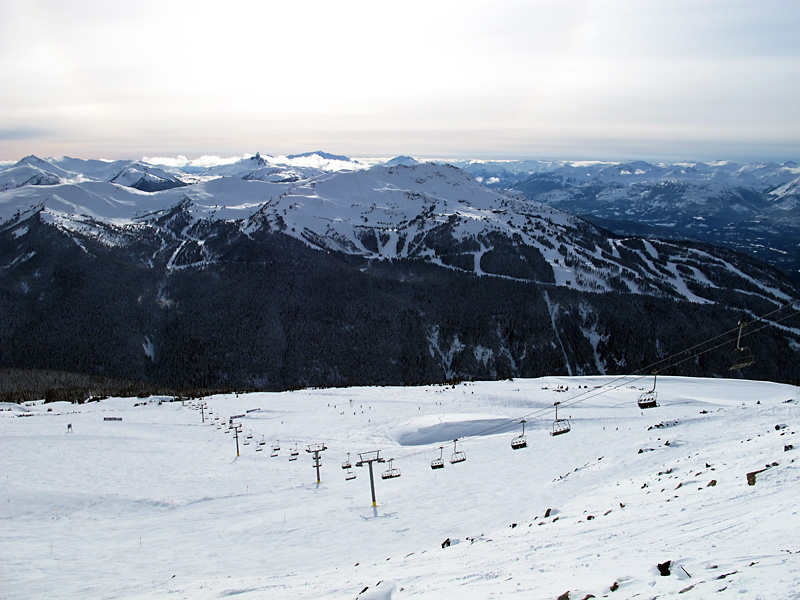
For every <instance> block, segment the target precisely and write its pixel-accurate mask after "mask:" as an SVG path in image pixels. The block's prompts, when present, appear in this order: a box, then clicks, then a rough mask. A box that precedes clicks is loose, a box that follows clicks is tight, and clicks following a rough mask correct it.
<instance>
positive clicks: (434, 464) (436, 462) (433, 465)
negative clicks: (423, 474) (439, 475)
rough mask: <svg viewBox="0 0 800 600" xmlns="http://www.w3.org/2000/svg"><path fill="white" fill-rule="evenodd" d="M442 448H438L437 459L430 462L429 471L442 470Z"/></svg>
mask: <svg viewBox="0 0 800 600" xmlns="http://www.w3.org/2000/svg"><path fill="white" fill-rule="evenodd" d="M443 455H444V446H439V458H434V459H433V460H432V461H431V469H444V458H443Z"/></svg>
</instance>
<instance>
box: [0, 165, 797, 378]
mask: <svg viewBox="0 0 800 600" xmlns="http://www.w3.org/2000/svg"><path fill="white" fill-rule="evenodd" d="M461 166H462V167H463V168H458V167H457V166H455V165H452V164H442V163H430V162H420V161H416V160H415V159H412V158H410V157H398V159H397V160H393V161H391V162H390V163H388V164H378V165H374V166H369V165H368V164H365V163H364V162H360V161H357V160H353V159H348V158H347V157H343V156H338V155H330V154H325V153H322V152H313V153H306V154H300V155H293V156H283V157H274V156H262V155H261V154H256V155H253V156H247V157H245V158H242V159H240V160H236V161H233V162H227V163H226V164H218V165H215V166H211V167H206V168H204V169H198V168H192V167H190V166H187V167H181V168H178V167H168V166H164V165H152V164H149V163H146V162H143V161H115V162H107V161H98V160H81V159H73V158H60V159H48V160H44V159H40V158H37V157H26V158H24V159H22V160H21V161H19V162H17V163H16V164H13V165H8V166H6V167H5V168H2V170H0V190H2V191H0V267H1V268H0V309H1V311H2V314H4V315H6V318H4V319H3V324H2V326H0V367H3V368H14V369H41V370H44V369H47V370H56V371H69V372H75V373H82V374H87V375H91V376H95V377H99V376H102V377H119V378H124V379H126V380H132V381H143V382H152V383H155V384H159V385H167V386H174V387H179V388H197V387H225V388H243V387H249V388H259V389H287V388H292V387H299V386H317V385H355V384H410V383H424V382H433V381H445V380H456V379H476V378H482V379H497V378H506V377H518V376H526V377H530V376H538V375H543V374H570V375H572V374H576V375H577V374H590V373H600V374H614V373H620V372H632V371H636V370H639V369H651V368H657V367H658V365H659V361H661V360H662V359H664V358H665V357H667V356H670V354H671V353H673V352H675V351H678V350H681V349H683V348H689V347H692V346H694V345H695V344H697V342H698V341H704V340H716V342H715V344H711V345H709V346H708V347H702V348H699V349H698V350H697V351H696V352H694V353H693V354H692V355H691V356H687V357H686V360H684V361H682V364H681V367H680V372H679V374H686V375H716V376H719V375H726V376H730V375H734V376H736V375H737V374H738V375H739V376H741V375H742V374H741V373H740V372H731V371H728V366H729V363H730V355H731V353H732V352H733V353H735V352H734V348H735V345H736V333H737V332H738V328H737V323H738V322H740V321H742V322H744V323H746V324H748V327H747V328H746V329H745V330H744V333H745V341H746V342H747V343H748V344H749V345H750V346H752V347H754V349H755V350H757V352H756V353H757V355H758V357H759V358H758V360H757V361H756V363H755V364H754V365H753V366H752V367H750V369H749V370H748V372H747V376H748V377H756V378H766V379H772V380H776V381H791V380H794V379H796V377H797V372H796V364H798V358H800V320H799V319H798V318H797V308H796V306H794V305H793V303H796V300H797V298H798V297H800V290H798V285H797V283H796V282H793V281H792V280H791V279H790V278H789V277H787V276H786V275H785V274H784V273H782V272H781V271H779V270H777V269H775V268H772V267H770V266H768V265H766V264H764V263H762V262H760V261H759V260H756V259H754V258H751V257H748V256H747V255H745V254H743V253H740V252H735V251H732V250H729V249H726V248H722V247H716V246H712V245H710V244H708V243H705V242H702V241H699V242H698V241H686V240H680V239H676V237H679V236H676V235H673V236H670V237H669V238H667V237H661V238H652V237H649V238H643V237H639V236H633V235H630V234H624V233H623V234H619V233H614V232H613V230H609V229H606V228H604V227H600V226H598V224H597V223H602V222H603V217H602V215H600V216H597V215H594V216H592V215H589V216H587V218H580V217H578V216H574V215H572V214H569V212H564V211H562V210H561V209H560V208H559V203H560V204H561V206H565V205H568V206H567V207H568V208H570V207H571V208H572V209H576V208H577V207H578V205H577V204H575V205H570V204H569V203H570V202H571V201H574V202H577V200H576V199H577V198H581V197H583V196H581V194H582V192H580V190H581V189H582V187H583V186H592V185H595V186H611V187H614V186H616V187H614V189H617V190H618V192H617V196H619V197H623V196H625V197H627V198H628V200H627V202H628V204H629V205H631V204H632V202H631V200H630V198H631V195H632V194H634V193H638V194H639V197H640V206H641V207H642V210H641V211H640V212H641V214H644V215H649V216H648V218H652V219H653V220H654V221H653V222H655V220H657V219H662V221H663V219H664V218H666V215H667V214H668V213H669V208H670V204H669V202H667V200H665V199H664V198H666V196H663V197H661V200H658V198H656V197H654V196H652V194H651V195H650V196H646V195H645V196H643V195H642V193H643V192H642V191H641V189H639V188H636V185H640V186H652V185H655V184H652V183H648V182H652V181H655V180H656V179H657V176H656V174H655V172H656V171H658V170H659V169H662V170H663V169H664V168H663V167H654V166H653V168H652V169H651V168H650V166H648V165H647V163H631V164H629V165H616V166H614V167H611V166H599V165H589V166H578V165H577V164H573V165H554V164H548V165H547V166H546V167H545V166H544V163H542V164H540V165H539V167H541V168H540V170H539V171H538V172H537V171H536V168H537V166H536V165H535V164H533V163H532V162H531V161H528V162H527V163H526V165H524V166H521V165H517V166H518V167H520V170H519V171H516V174H515V175H514V177H515V178H517V181H512V180H511V179H510V178H508V177H506V178H505V179H504V178H503V177H504V176H502V173H501V169H500V168H499V167H498V165H497V164H493V163H482V164H481V163H475V162H473V163H470V164H469V165H461ZM510 167H511V165H508V164H506V165H505V166H503V169H505V171H507V172H511V171H512V169H511V168H510ZM479 168H480V169H482V171H480V172H479V171H478V169H479ZM526 169H527V171H526V172H525V170H526ZM581 169H584V171H585V172H584V171H581ZM586 169H588V170H586ZM709 169H711V171H713V172H714V173H721V172H723V171H724V172H726V173H728V175H726V176H723V175H719V176H718V177H717V178H716V179H715V176H712V175H710V174H709V171H708V170H704V169H698V171H699V172H702V175H696V176H695V175H692V176H689V175H687V178H688V179H687V181H688V180H691V184H689V183H686V186H687V187H686V189H689V187H691V186H694V188H693V189H701V188H702V189H711V188H715V189H728V188H729V187H730V185H729V183H726V182H729V180H730V179H731V178H734V179H735V178H740V179H741V180H742V181H745V180H748V181H751V183H752V181H759V182H762V183H764V182H766V181H769V182H771V183H769V186H772V187H771V188H770V190H771V191H769V192H764V193H765V194H767V195H768V196H769V197H770V198H772V199H773V203H772V205H771V206H772V207H773V210H774V211H776V212H775V214H782V215H784V216H785V217H786V221H787V222H788V223H790V226H789V228H790V229H791V227H792V226H795V225H791V223H792V215H793V214H795V212H796V210H797V208H796V200H797V198H796V193H797V192H796V190H797V180H796V178H795V179H794V180H792V179H791V174H792V173H793V172H794V171H795V170H796V169H797V168H796V167H794V166H792V165H791V164H788V163H787V164H786V165H782V166H779V167H776V168H772V169H766V170H764V171H759V170H758V169H755V168H752V169H741V168H740V169H733V168H728V169H727V170H726V169H722V166H721V165H718V166H717V167H714V168H711V167H709ZM719 169H722V170H719ZM640 171H641V172H640ZM767 171H769V173H771V174H767ZM659 172H661V171H659ZM490 173H495V174H494V175H491V176H490V177H488V178H487V175H489V174H490ZM581 173H583V175H581ZM592 173H594V174H595V175H591V174H592ZM648 173H650V174H649V175H648ZM669 173H673V171H669ZM567 174H571V175H569V176H567ZM627 177H630V178H631V179H630V181H628V180H627V179H626V178H627ZM660 177H661V179H660V180H661V181H666V180H667V179H668V177H667V175H666V174H665V173H663V172H661V175H660ZM726 177H727V179H726ZM703 178H705V179H703ZM493 179H497V181H494V180H493ZM723 180H724V181H723ZM548 181H549V182H550V183H549V184H548V183H546V182H548ZM700 181H707V182H710V183H706V184H703V185H701V184H700V183H699V182H700ZM537 182H538V183H537ZM592 182H594V183H592ZM624 182H626V183H624ZM720 182H721V183H720ZM793 182H794V183H793ZM712 183H713V185H712ZM548 185H549V186H550V187H549V188H548ZM537 186H538V187H537ZM703 186H705V187H703ZM726 186H727V187H726ZM769 186H767V187H769ZM611 187H609V189H611ZM593 189H594V188H593ZM637 189H638V190H639V191H638V192H634V191H632V190H637ZM764 189H767V188H766V187H765V188H764ZM742 194H744V193H743V192H742ZM585 195H586V194H585ZM610 195H611V196H614V194H610ZM586 196H587V197H588V195H586ZM601 196H602V195H601ZM617 196H614V197H615V198H617ZM678 196H680V194H678ZM678 196H676V197H678ZM534 197H535V199H533V198H534ZM602 197H603V198H605V196H602ZM680 197H681V198H683V196H680ZM570 199H572V200H570ZM542 200H546V202H543V201H542ZM587 202H588V200H587ZM615 202H620V203H623V204H624V201H623V200H621V199H619V198H617V200H615ZM720 202H721V201H720ZM743 202H744V201H743ZM754 202H755V201H753V202H752V203H751V204H753V203H754ZM589 204H592V203H591V202H590V203H589ZM598 204H600V202H599V200H597V199H595V201H594V203H593V204H592V205H594V206H597V205H598ZM708 204H709V203H708V201H705V204H704V203H703V202H701V201H700V200H697V201H695V202H688V201H686V202H683V203H677V204H675V207H677V208H675V211H676V215H677V214H678V213H680V215H682V216H681V218H686V217H685V215H687V214H692V215H694V217H692V218H693V219H694V218H696V217H698V216H702V218H703V219H704V220H705V221H707V222H716V219H719V218H720V217H719V215H718V213H715V212H714V210H713V208H714V207H713V206H708ZM637 206H639V205H637ZM648 206H649V207H650V208H647V209H646V210H645V207H648ZM702 206H707V208H708V209H709V210H708V211H707V212H705V213H702V210H701V209H700V207H702ZM731 206H732V205H731ZM731 206H729V207H728V210H731ZM743 206H745V207H746V206H749V205H746V203H745V204H743ZM609 210H610V209H609ZM777 211H783V212H781V213H778V212H777ZM573 212H578V213H583V212H585V211H581V210H577V209H576V210H573ZM634 212H636V211H634ZM723 212H724V211H723ZM699 213H702V215H700V214H699ZM603 214H605V213H603ZM637 214H638V213H637ZM637 218H638V217H637ZM677 218H678V217H677V216H676V219H677ZM587 219H591V220H594V221H595V223H594V224H593V223H590V222H589V220H587ZM620 220H622V219H620ZM696 220H697V221H700V220H701V219H699V218H697V219H696ZM645 221H646V219H645ZM794 222H796V220H795V221H794ZM645 224H647V223H645ZM660 226H661V227H662V228H663V223H661V225H660ZM695 237H699V236H695ZM774 245H775V244H773V246H774ZM764 315H767V316H766V317H764V318H763V319H762V318H760V317H762V316H764ZM720 334H725V337H724V338H723V339H718V338H717V336H719V335H720Z"/></svg>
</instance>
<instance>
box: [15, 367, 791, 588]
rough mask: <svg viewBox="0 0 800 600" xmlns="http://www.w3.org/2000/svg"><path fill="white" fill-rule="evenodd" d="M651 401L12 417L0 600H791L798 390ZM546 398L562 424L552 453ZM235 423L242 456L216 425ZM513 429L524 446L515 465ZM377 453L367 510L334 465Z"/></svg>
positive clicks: (586, 395) (572, 393)
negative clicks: (394, 472)
mask: <svg viewBox="0 0 800 600" xmlns="http://www.w3.org/2000/svg"><path fill="white" fill-rule="evenodd" d="M651 385H652V381H651V380H650V379H649V378H648V379H641V378H633V377H631V378H628V379H625V380H622V379H615V378H610V377H606V378H578V377H576V378H545V379H533V380H514V381H502V382H491V383H465V384H461V385H457V386H455V387H452V386H450V387H444V386H439V387H436V386H430V387H420V388H351V389H325V390H302V391H294V392H287V393H276V394H266V393H265V394H251V395H242V396H239V397H235V396H214V397H210V398H206V402H207V405H208V408H209V409H211V411H210V412H207V413H206V423H205V424H203V423H201V413H200V412H199V411H198V410H195V409H194V408H191V407H190V406H188V405H185V406H184V405H182V404H181V403H180V402H168V401H165V402H163V403H159V399H158V398H150V399H145V400H142V399H124V398H123V399H108V400H104V401H102V402H97V403H89V404H85V405H82V406H74V405H69V404H48V405H41V404H40V405H35V406H30V407H16V406H14V405H2V406H1V408H3V411H2V412H0V498H2V501H1V502H0V506H2V508H0V529H2V536H0V596H2V597H3V598H6V599H20V598H45V597H46V598H162V597H164V598H166V597H169V598H191V599H211V598H226V597H236V598H239V599H242V600H248V599H255V598H276V599H312V598H315V599H316V598H343V599H348V598H349V599H353V598H359V599H360V600H365V599H376V598H393V599H395V600H402V599H403V598H447V599H452V598H459V599H463V600H468V599H484V598H500V597H508V596H513V597H518V598H545V599H550V598H552V599H555V598H558V597H559V596H561V595H562V594H564V593H565V592H567V591H569V596H568V597H569V598H570V599H572V600H574V599H583V598H585V597H587V596H588V595H589V594H592V595H594V596H595V597H597V598H601V597H606V596H607V597H613V598H648V599H649V598H681V599H691V598H694V599H700V598H702V599H705V598H719V599H725V598H748V599H756V598H764V599H767V598H769V599H771V600H774V599H778V598H781V599H787V598H800V591H798V588H800V516H798V506H797V492H798V483H800V461H798V460H797V458H798V457H800V436H798V435H797V434H796V433H795V432H796V431H798V428H800V423H799V422H798V416H800V415H799V414H798V390H797V388H795V387H791V386H787V385H781V384H773V383H765V382H752V381H742V380H709V379H688V378H678V377H672V378H670V377H662V378H659V380H658V392H659V398H658V399H659V402H660V404H661V406H660V407H659V408H655V409H649V410H644V411H643V410H640V409H639V408H638V407H637V404H636V399H637V397H638V395H639V394H640V393H641V392H642V391H643V390H645V389H649V387H650V386H651ZM559 386H561V390H559ZM564 388H568V389H564ZM555 401H561V402H562V403H563V404H562V407H561V408H560V409H559V416H560V417H569V418H570V419H571V423H572V431H571V432H569V433H568V434H566V435H561V436H557V437H552V436H550V435H548V432H549V431H550V428H551V425H552V421H553V413H552V406H553V403H554V402H555ZM256 408H258V409H260V410H258V411H253V412H249V413H248V412H246V411H247V410H251V409H256ZM235 414H245V416H244V417H242V418H240V419H238V421H239V422H241V424H242V429H243V431H242V439H240V444H242V445H241V447H240V450H241V456H240V457H238V458H237V457H236V442H235V440H234V437H233V434H232V433H226V432H225V431H224V429H218V428H217V427H216V425H215V424H216V423H218V422H222V421H227V420H228V418H229V417H230V416H231V415H235ZM22 415H29V416H22ZM107 417H119V418H121V421H106V420H104V419H105V418H107ZM215 417H220V421H215ZM522 417H526V418H527V419H528V422H527V424H526V434H527V438H528V447H527V448H525V449H522V450H517V451H514V450H512V449H511V447H510V441H511V439H512V438H513V437H514V436H515V435H516V434H518V433H519V431H520V427H519V426H518V425H517V424H516V421H518V420H519V419H520V418H522ZM505 419H510V421H505ZM68 424H71V425H72V429H73V432H72V433H67V425H68ZM784 424H785V425H786V427H785V428H783V427H781V426H782V425H784ZM656 425H660V426H658V427H655V426H656ZM776 426H778V428H776ZM250 431H252V433H253V439H252V440H250V444H248V445H244V443H243V442H244V436H245V435H246V434H247V433H249V432H250ZM262 436H263V438H264V440H265V442H266V443H265V445H264V446H262V448H263V450H262V451H261V452H257V451H256V448H257V447H258V446H257V443H256V442H257V441H258V440H260V439H262ZM463 436H470V437H466V438H465V439H463V440H460V441H459V442H458V450H463V451H464V452H466V455H467V460H466V461H465V462H463V463H461V464H455V465H452V464H450V463H449V458H450V454H452V452H453V443H452V440H453V439H454V438H455V437H459V438H460V437H463ZM315 443H324V444H325V445H326V446H327V450H325V451H324V452H323V453H322V456H323V459H322V469H321V479H322V482H321V483H320V484H317V483H316V474H315V471H314V469H313V467H312V459H311V455H310V454H309V453H308V452H306V451H305V450H306V446H307V445H309V444H315ZM277 444H279V445H280V452H279V453H278V456H277V457H272V456H271V454H272V452H271V448H272V446H273V445H277ZM295 445H297V448H298V450H299V452H300V456H299V458H298V460H296V461H290V460H289V458H290V450H291V449H293V448H294V447H295ZM442 445H444V446H445V448H444V451H443V452H444V458H445V465H446V466H445V468H444V469H441V470H436V471H434V470H431V468H430V461H431V460H432V459H434V458H437V457H438V456H439V454H440V451H439V446H442ZM370 450H381V456H382V457H385V458H387V459H389V458H394V459H395V460H394V462H393V464H392V466H393V467H395V468H398V469H400V470H401V472H402V476H401V477H399V478H395V479H388V480H382V479H381V478H380V477H379V476H378V475H379V473H380V472H381V471H383V470H384V469H387V468H388V462H387V463H383V464H380V465H375V466H376V482H375V487H376V492H377V504H378V505H377V507H376V508H373V506H372V500H371V496H370V486H369V475H368V472H367V468H366V467H364V468H356V467H355V466H354V467H353V469H352V470H353V472H354V473H356V475H357V478H356V479H354V480H351V481H345V477H344V475H345V473H346V471H345V470H343V469H342V468H341V464H342V462H343V461H344V460H346V459H347V453H348V452H349V453H350V459H351V461H352V462H353V463H354V464H355V462H356V460H357V459H358V456H357V453H358V452H365V451H370ZM767 465H770V468H769V469H766V470H764V471H763V472H761V473H759V474H758V475H757V476H756V484H755V485H754V486H750V485H748V482H747V473H749V472H753V471H758V470H761V469H765V468H766V466H767ZM712 482H716V483H712ZM548 509H550V510H549V514H547V516H545V515H546V513H547V511H548ZM448 538H449V539H450V541H451V545H450V546H449V547H445V548H443V547H442V542H443V541H444V540H445V539H448ZM666 561H672V562H671V564H670V575H668V576H662V575H660V574H659V570H658V568H657V564H658V563H664V562H666ZM379 582H381V583H380V584H379ZM364 588H368V589H366V591H363V593H362V590H364ZM612 588H614V590H613V591H612Z"/></svg>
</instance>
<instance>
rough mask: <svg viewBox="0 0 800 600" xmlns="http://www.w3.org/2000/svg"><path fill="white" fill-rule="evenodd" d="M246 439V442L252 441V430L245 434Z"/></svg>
mask: <svg viewBox="0 0 800 600" xmlns="http://www.w3.org/2000/svg"><path fill="white" fill-rule="evenodd" d="M247 439H248V440H252V439H253V430H252V429H251V430H250V432H249V433H248V434H247Z"/></svg>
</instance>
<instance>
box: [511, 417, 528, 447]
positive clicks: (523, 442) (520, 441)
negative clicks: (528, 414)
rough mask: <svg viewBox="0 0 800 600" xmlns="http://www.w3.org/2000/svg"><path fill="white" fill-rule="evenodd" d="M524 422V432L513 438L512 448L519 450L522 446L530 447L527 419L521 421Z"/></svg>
mask: <svg viewBox="0 0 800 600" xmlns="http://www.w3.org/2000/svg"><path fill="white" fill-rule="evenodd" d="M520 423H522V433H521V434H520V435H518V436H517V437H515V438H514V439H513V440H511V449H512V450H519V449H520V448H527V447H528V440H527V438H526V437H525V419H522V421H520Z"/></svg>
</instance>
